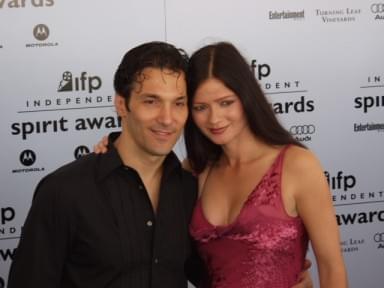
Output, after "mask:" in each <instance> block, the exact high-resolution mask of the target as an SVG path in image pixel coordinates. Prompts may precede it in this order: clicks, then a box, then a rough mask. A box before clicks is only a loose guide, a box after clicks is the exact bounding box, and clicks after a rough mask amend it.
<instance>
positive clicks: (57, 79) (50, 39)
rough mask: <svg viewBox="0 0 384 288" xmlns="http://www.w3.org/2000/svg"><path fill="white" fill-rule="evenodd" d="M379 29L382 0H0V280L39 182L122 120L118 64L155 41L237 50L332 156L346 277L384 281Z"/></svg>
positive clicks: (305, 136)
mask: <svg viewBox="0 0 384 288" xmlns="http://www.w3.org/2000/svg"><path fill="white" fill-rule="evenodd" d="M314 2H317V3H314ZM383 28H384V2H380V1H377V0H372V1H371V0H337V1H299V0H295V1H289V3H288V2H287V1H284V0H275V1H267V0H260V1H252V0H240V1H233V0H231V1H230V0H220V1H219V0H211V1H202V0H195V1H185V0H163V1H160V0H130V1H124V0H115V1H100V0H82V1H75V0H66V1H63V0H29V1H28V0H26V1H21V0H19V1H18V0H0V104H1V105H0V109H1V113H0V117H1V121H0V133H1V134H0V135H1V144H2V145H1V146H2V147H1V148H2V149H1V150H0V155H1V162H2V165H1V168H0V169H1V176H0V177H1V184H2V185H1V186H2V188H1V192H0V193H1V194H0V195H1V200H0V288H2V287H5V286H6V278H7V273H8V269H9V265H10V262H11V259H12V256H13V253H14V249H15V247H16V246H17V242H18V237H19V235H20V230H21V226H22V224H23V222H24V218H25V216H26V214H27V212H28V209H29V206H30V202H31V197H32V193H33V190H34V187H35V185H36V184H37V182H38V181H39V179H41V178H42V177H43V176H44V175H46V174H47V173H48V172H50V171H52V170H53V169H55V168H57V167H58V166H60V165H62V164H64V163H66V162H69V161H72V160H74V159H75V154H76V155H79V154H81V153H85V152H86V151H87V149H91V147H92V144H94V143H96V142H97V141H98V139H100V137H101V136H102V135H105V134H107V133H108V132H110V131H113V130H119V124H118V121H117V118H116V115H115V112H114V109H113V107H112V105H113V102H112V101H113V86H112V77H113V73H114V71H115V69H116V67H117V65H118V63H119V61H120V59H121V57H122V56H123V54H124V53H125V52H126V51H127V50H128V49H130V48H132V47H133V46H135V45H137V44H139V43H142V42H145V41H152V40H165V41H169V42H171V43H174V44H176V45H177V46H181V47H183V48H185V49H186V50H187V51H188V52H192V51H194V50H195V49H197V48H199V47H201V46H202V45H204V44H208V43H211V42H212V41H217V40H228V41H231V42H233V43H234V44H235V45H237V46H238V47H239V48H240V50H241V51H242V52H243V54H244V55H245V56H246V57H247V58H248V60H249V62H250V64H252V66H253V67H254V71H255V76H256V77H258V79H259V80H260V84H261V86H262V87H263V89H264V91H265V92H266V93H267V95H268V97H269V99H270V101H271V103H272V105H273V107H274V109H275V112H276V113H277V115H278V116H279V119H281V121H282V123H283V124H284V125H285V127H286V128H287V129H289V130H290V131H291V132H292V133H293V134H295V136H296V137H298V138H299V139H300V140H301V141H302V142H303V143H304V144H306V145H307V146H308V147H310V148H311V149H312V150H314V152H315V153H316V154H317V155H318V157H319V158H320V160H321V162H322V164H323V166H324V169H325V171H326V172H325V173H326V175H327V177H328V178H329V182H330V188H331V191H332V194H333V200H334V205H335V207H336V212H337V217H338V221H339V225H340V226H339V227H340V229H341V234H342V243H341V249H342V250H343V252H344V257H345V261H346V264H347V269H348V275H349V281H350V287H352V288H361V287H366V288H380V287H383V284H382V283H384V275H383V273H382V271H383V268H382V267H383V264H384V228H383V221H384V205H383V203H384V180H383V176H384V175H383V171H384V164H383V163H384V153H383V152H382V149H383V147H384V146H383V144H384V113H383V112H384V68H383V67H384V57H383V56H382V50H383V47H384V37H382V31H383ZM176 151H177V153H178V154H179V156H180V157H183V155H184V149H183V146H182V142H180V143H179V144H178V146H177V147H176ZM309 255H310V256H309V257H310V258H311V259H314V258H313V255H312V254H311V251H310V254H309ZM312 275H313V278H314V280H315V282H317V273H316V265H314V267H313V268H312ZM316 287H318V285H317V284H316Z"/></svg>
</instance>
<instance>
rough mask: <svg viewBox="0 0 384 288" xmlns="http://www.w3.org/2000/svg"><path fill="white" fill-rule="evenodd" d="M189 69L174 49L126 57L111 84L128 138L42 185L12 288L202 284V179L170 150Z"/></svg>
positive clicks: (147, 49)
mask: <svg viewBox="0 0 384 288" xmlns="http://www.w3.org/2000/svg"><path fill="white" fill-rule="evenodd" d="M186 69H187V57H186V56H185V55H184V53H183V52H182V51H181V50H178V49H176V48H175V47H174V46H172V45H170V44H167V43H162V42H150V43H146V44H143V45H140V46H137V47H135V48H133V49H132V50H130V51H128V52H127V54H126V55H125V56H124V57H123V59H122V62H121V64H120V66H119V67H118V69H117V71H116V74H115V79H114V86H115V90H116V98H115V107H116V111H117V113H118V115H119V116H120V117H121V121H122V122H121V123H122V132H121V134H120V135H119V136H118V138H117V139H116V140H115V141H114V143H113V144H114V145H111V147H109V149H108V152H107V153H105V154H99V155H95V154H91V155H88V156H85V157H83V158H81V159H79V160H77V161H75V162H72V163H70V164H68V165H66V166H63V167H61V168H60V169H58V170H56V171H55V172H53V173H51V174H50V175H48V176H47V177H45V178H44V179H43V180H42V181H41V182H40V183H39V185H38V187H37V189H36V192H35V196H34V199H33V203H32V207H31V210H30V212H29V214H28V217H27V219H26V222H25V225H24V229H23V233H22V236H21V239H20V243H19V247H18V249H17V252H16V255H15V258H14V261H13V263H12V266H11V270H10V273H9V280H8V285H9V286H8V287H9V288H21V287H23V288H24V287H38V288H48V287H49V288H53V287H62V288H64V287H65V288H72V287H92V288H98V287H111V288H113V287H124V288H125V287H127V288H128V287H134V288H140V287H154V288H155V287H166V288H173V287H175V288H180V287H187V277H186V273H185V270H186V272H188V276H189V279H192V278H193V277H194V278H196V277H197V278H198V277H199V276H198V275H199V274H198V271H197V269H198V268H199V267H201V265H199V261H198V258H197V257H191V256H194V255H195V253H191V250H192V248H191V243H190V238H189V236H188V235H189V233H188V223H189V220H190V217H191V213H192V209H193V205H194V202H195V200H196V191H197V185H196V180H195V179H194V177H193V176H192V175H191V174H190V173H188V172H186V171H185V170H183V169H182V167H181V165H180V162H179V161H178V160H177V157H176V156H175V154H174V153H173V152H172V148H173V146H174V144H175V143H176V141H177V139H178V138H179V136H180V134H181V131H182V129H183V126H184V124H185V122H186V119H187V114H188V109H187V95H186V81H185V74H186ZM195 270H196V271H195ZM195 272H196V273H195ZM308 282H310V279H309V277H308V276H307V277H306V281H302V283H301V284H300V285H302V286H298V287H310V286H308ZM303 283H304V284H303ZM305 283H307V286H305Z"/></svg>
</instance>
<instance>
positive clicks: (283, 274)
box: [95, 42, 347, 288]
mask: <svg viewBox="0 0 384 288" xmlns="http://www.w3.org/2000/svg"><path fill="white" fill-rule="evenodd" d="M187 77H188V95H189V99H188V101H189V103H188V106H189V109H190V113H189V119H188V121H187V125H186V127H185V132H184V138H185V143H186V149H187V160H185V161H184V163H183V164H184V165H185V167H186V168H187V169H190V170H191V171H193V173H195V174H196V175H197V177H198V181H199V199H198V201H197V204H196V207H195V210H194V213H193V216H192V220H191V224H190V233H191V235H192V237H193V238H194V239H195V241H196V244H197V248H198V251H199V254H200V256H201V258H202V259H203V261H204V263H205V266H206V270H207V272H208V273H207V275H206V278H205V279H204V281H203V283H202V285H201V286H200V287H206V288H225V287H227V288H246V287H254V288H288V287H292V286H293V285H294V284H295V283H297V281H299V273H300V272H301V271H302V270H303V265H304V257H305V254H306V250H307V245H308V238H309V240H310V241H311V243H312V247H313V250H314V252H315V256H316V260H317V264H318V269H319V278H320V286H321V287H322V288H323V287H326V288H333V287H334V288H343V287H347V280H346V271H345V267H344V263H343V259H342V255H341V251H340V247H339V242H340V241H339V233H338V227H337V224H336V218H335V214H334V210H333V205H332V202H331V198H330V193H329V188H328V184H327V181H326V179H325V176H324V174H323V169H322V168H321V165H320V163H319V161H318V160H317V159H316V157H315V156H314V155H313V154H312V153H311V152H310V151H309V150H307V149H305V148H304V147H303V145H302V144H300V143H299V142H297V141H296V140H295V139H294V138H293V137H292V136H291V135H290V134H289V133H288V132H287V131H286V130H285V129H284V128H283V127H282V126H281V125H280V123H279V122H278V120H277V119H276V117H275V114H274V113H273V111H272V108H271V106H270V104H269V103H268V101H267V100H266V98H265V96H264V94H263V93H262V91H261V89H260V88H259V86H258V84H257V81H256V79H255V77H254V75H253V73H252V71H251V69H250V67H249V65H248V64H247V62H246V61H245V60H244V58H243V57H242V55H241V54H240V53H239V52H238V50H237V49H236V48H235V47H234V46H233V45H232V44H229V43H223V42H222V43H217V44H213V45H208V46H205V47H203V48H201V49H199V50H198V51H196V52H195V53H194V54H193V55H192V57H191V59H190V67H189V71H188V75H187ZM105 145H106V139H104V141H102V142H101V143H99V144H98V146H96V148H95V151H98V152H103V151H105ZM307 280H308V279H307Z"/></svg>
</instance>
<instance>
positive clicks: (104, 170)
mask: <svg viewBox="0 0 384 288" xmlns="http://www.w3.org/2000/svg"><path fill="white" fill-rule="evenodd" d="M98 157H99V158H98V165H97V173H96V177H97V178H96V179H97V180H98V181H102V180H103V179H104V178H106V177H107V176H108V175H110V174H111V173H113V172H114V171H115V170H117V169H121V168H123V167H126V166H125V165H124V163H123V161H122V160H121V158H120V155H119V153H118V152H117V149H116V148H115V146H114V145H108V151H107V152H106V153H104V154H99V155H98ZM163 165H164V170H163V178H166V177H168V175H169V174H170V173H171V172H172V171H173V170H174V169H176V168H181V164H180V161H179V159H178V158H177V156H176V154H175V153H174V152H173V151H171V152H170V153H169V154H168V155H167V157H166V158H165V160H164V163H163ZM130 168H132V169H133V170H135V169H134V168H133V167H130Z"/></svg>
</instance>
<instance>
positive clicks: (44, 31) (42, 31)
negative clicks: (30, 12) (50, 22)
mask: <svg viewBox="0 0 384 288" xmlns="http://www.w3.org/2000/svg"><path fill="white" fill-rule="evenodd" d="M0 1H1V0H0ZM32 35H33V37H34V38H35V40H37V41H39V42H35V43H27V44H25V47H26V48H45V47H56V46H58V45H59V43H58V42H48V41H46V40H48V37H49V36H50V29H49V27H48V26H47V25H46V24H37V25H35V26H34V27H33V30H32Z"/></svg>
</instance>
